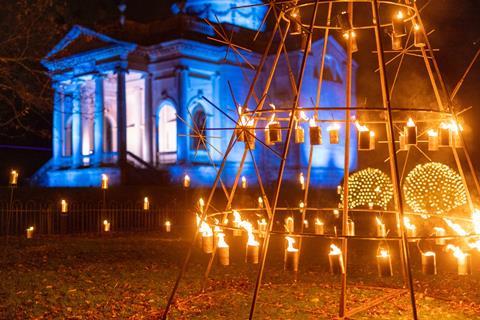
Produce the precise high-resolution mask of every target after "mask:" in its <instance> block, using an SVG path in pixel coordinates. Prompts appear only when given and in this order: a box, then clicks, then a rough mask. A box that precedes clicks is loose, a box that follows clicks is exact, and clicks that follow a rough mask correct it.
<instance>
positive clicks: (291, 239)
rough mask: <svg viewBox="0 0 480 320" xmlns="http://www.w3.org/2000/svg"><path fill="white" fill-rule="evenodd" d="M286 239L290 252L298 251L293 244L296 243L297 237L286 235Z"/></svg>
mask: <svg viewBox="0 0 480 320" xmlns="http://www.w3.org/2000/svg"><path fill="white" fill-rule="evenodd" d="M285 239H286V240H287V242H288V247H287V251H288V252H297V251H298V249H297V248H294V247H293V244H294V243H295V239H294V238H292V237H285Z"/></svg>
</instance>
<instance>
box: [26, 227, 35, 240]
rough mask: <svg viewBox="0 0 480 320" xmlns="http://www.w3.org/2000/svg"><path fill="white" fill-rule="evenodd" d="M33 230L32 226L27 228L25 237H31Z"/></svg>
mask: <svg viewBox="0 0 480 320" xmlns="http://www.w3.org/2000/svg"><path fill="white" fill-rule="evenodd" d="M34 231H35V228H34V227H33V226H32V227H29V228H27V239H32V238H33V233H34Z"/></svg>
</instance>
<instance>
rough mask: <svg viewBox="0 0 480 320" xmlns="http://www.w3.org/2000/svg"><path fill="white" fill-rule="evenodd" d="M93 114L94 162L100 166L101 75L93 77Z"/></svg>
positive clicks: (102, 118) (101, 125) (102, 106)
mask: <svg viewBox="0 0 480 320" xmlns="http://www.w3.org/2000/svg"><path fill="white" fill-rule="evenodd" d="M94 113H95V116H94V119H93V127H94V130H95V133H94V139H95V140H94V164H95V165H96V166H100V165H101V164H102V161H103V132H104V128H103V126H104V98H103V76H102V75H99V76H97V77H96V78H95V111H94Z"/></svg>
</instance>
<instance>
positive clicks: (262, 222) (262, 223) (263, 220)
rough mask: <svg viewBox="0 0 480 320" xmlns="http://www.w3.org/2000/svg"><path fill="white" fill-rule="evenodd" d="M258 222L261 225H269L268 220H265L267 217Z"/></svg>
mask: <svg viewBox="0 0 480 320" xmlns="http://www.w3.org/2000/svg"><path fill="white" fill-rule="evenodd" d="M257 223H258V224H259V225H267V220H265V218H262V220H258V221H257Z"/></svg>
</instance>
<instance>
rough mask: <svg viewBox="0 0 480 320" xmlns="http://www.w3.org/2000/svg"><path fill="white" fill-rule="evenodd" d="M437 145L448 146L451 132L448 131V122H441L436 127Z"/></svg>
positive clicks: (450, 141)
mask: <svg viewBox="0 0 480 320" xmlns="http://www.w3.org/2000/svg"><path fill="white" fill-rule="evenodd" d="M438 135H439V146H440V147H450V145H451V143H452V132H451V131H450V124H449V123H445V122H442V123H440V127H439V128H438Z"/></svg>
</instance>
